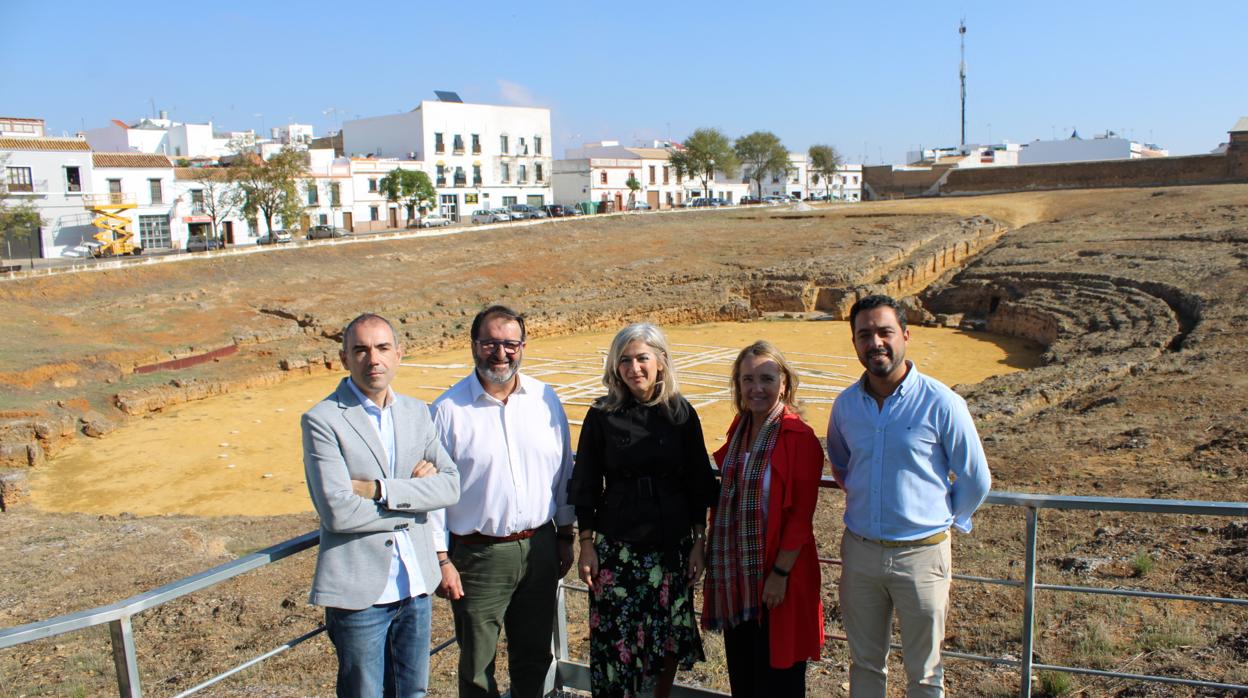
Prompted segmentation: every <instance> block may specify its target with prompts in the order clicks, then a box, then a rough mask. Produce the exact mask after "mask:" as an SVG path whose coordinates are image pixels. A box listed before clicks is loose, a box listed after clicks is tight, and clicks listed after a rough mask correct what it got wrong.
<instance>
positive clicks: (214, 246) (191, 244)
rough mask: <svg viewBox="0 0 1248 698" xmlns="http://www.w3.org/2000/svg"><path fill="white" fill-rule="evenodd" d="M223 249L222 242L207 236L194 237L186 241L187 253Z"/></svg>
mask: <svg viewBox="0 0 1248 698" xmlns="http://www.w3.org/2000/svg"><path fill="white" fill-rule="evenodd" d="M221 248H222V245H221V241H220V240H218V239H216V238H214V237H209V236H207V235H192V236H190V237H189V238H187V239H186V251H187V252H207V251H209V250H219V249H221Z"/></svg>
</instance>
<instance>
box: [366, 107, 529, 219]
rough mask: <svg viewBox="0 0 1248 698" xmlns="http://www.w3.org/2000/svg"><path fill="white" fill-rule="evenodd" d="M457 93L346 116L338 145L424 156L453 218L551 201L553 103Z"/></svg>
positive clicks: (393, 155)
mask: <svg viewBox="0 0 1248 698" xmlns="http://www.w3.org/2000/svg"><path fill="white" fill-rule="evenodd" d="M456 100H458V97H455V96H454V95H451V94H446V93H443V94H441V95H439V99H438V100H436V101H430V100H426V101H422V102H421V103H420V105H419V106H417V107H416V108H415V109H413V110H411V111H409V112H405V113H402V114H391V115H386V116H374V117H368V118H364V119H356V120H353V121H347V122H345V123H344V124H343V126H342V136H343V152H344V154H346V155H347V156H349V157H351V158H352V159H353V160H354V159H357V158H364V157H368V156H371V157H373V158H377V159H385V158H389V159H395V160H403V161H418V162H422V163H424V164H423V166H422V168H428V170H427V171H429V173H430V176H431V178H432V179H433V182H434V186H435V187H436V188H437V190H438V208H439V212H440V213H442V215H444V216H446V217H448V218H450V219H452V220H463V219H465V218H466V217H467V216H469V215H471V214H472V212H473V211H475V210H477V209H480V208H496V207H499V206H507V205H510V204H514V203H527V204H530V205H533V206H541V205H543V204H547V203H550V201H551V164H552V162H553V158H552V152H551V141H550V110H549V109H545V108H541V107H511V106H498V105H491V104H465V103H463V102H460V101H456Z"/></svg>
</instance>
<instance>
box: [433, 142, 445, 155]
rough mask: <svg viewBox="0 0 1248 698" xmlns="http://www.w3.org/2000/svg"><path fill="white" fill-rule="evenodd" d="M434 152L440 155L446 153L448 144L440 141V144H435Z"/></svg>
mask: <svg viewBox="0 0 1248 698" xmlns="http://www.w3.org/2000/svg"><path fill="white" fill-rule="evenodd" d="M433 152H435V153H437V154H438V155H445V154H446V145H445V144H442V143H438V144H436V145H434V146H433Z"/></svg>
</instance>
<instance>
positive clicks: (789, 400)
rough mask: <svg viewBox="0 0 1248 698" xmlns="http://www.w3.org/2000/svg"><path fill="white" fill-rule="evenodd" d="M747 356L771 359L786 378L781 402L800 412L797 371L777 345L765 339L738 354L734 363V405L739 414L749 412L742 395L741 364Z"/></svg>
mask: <svg viewBox="0 0 1248 698" xmlns="http://www.w3.org/2000/svg"><path fill="white" fill-rule="evenodd" d="M747 356H761V357H763V358H766V359H771V360H772V361H775V362H776V365H777V366H779V367H780V375H782V376H784V391H783V392H781V393H780V402H783V403H784V404H785V405H787V406H788V407H789V408H790V409H792V410H794V411H799V410H800V407H799V405H798V401H797V384H798V378H797V371H794V370H793V367H792V366H789V362H788V361H787V360H786V359H785V358H784V354H783V353H782V352H781V351H780V350H779V349H777V348H776V345H774V344H772V343H771V342H768V341H767V340H765V339H760V340H758V341H757V342H754V343H753V344H751V345H750V346H748V347H746V348H744V349H742V350H741V353H740V354H737V360H736V361H734V362H732V404H733V405H734V406H736V408H737V413H738V414H745V413H746V412H748V411H749V410H747V409H745V399H744V398H743V397H742V395H741V386H740V381H741V363H742V362H743V361H745V357H747Z"/></svg>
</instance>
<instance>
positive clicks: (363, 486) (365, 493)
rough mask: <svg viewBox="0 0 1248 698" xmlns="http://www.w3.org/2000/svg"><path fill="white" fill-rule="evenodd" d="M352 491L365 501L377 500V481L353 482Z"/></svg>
mask: <svg viewBox="0 0 1248 698" xmlns="http://www.w3.org/2000/svg"><path fill="white" fill-rule="evenodd" d="M351 491H352V492H354V493H355V494H356V496H358V497H363V498H364V499H377V481H376V480H352V481H351Z"/></svg>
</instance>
